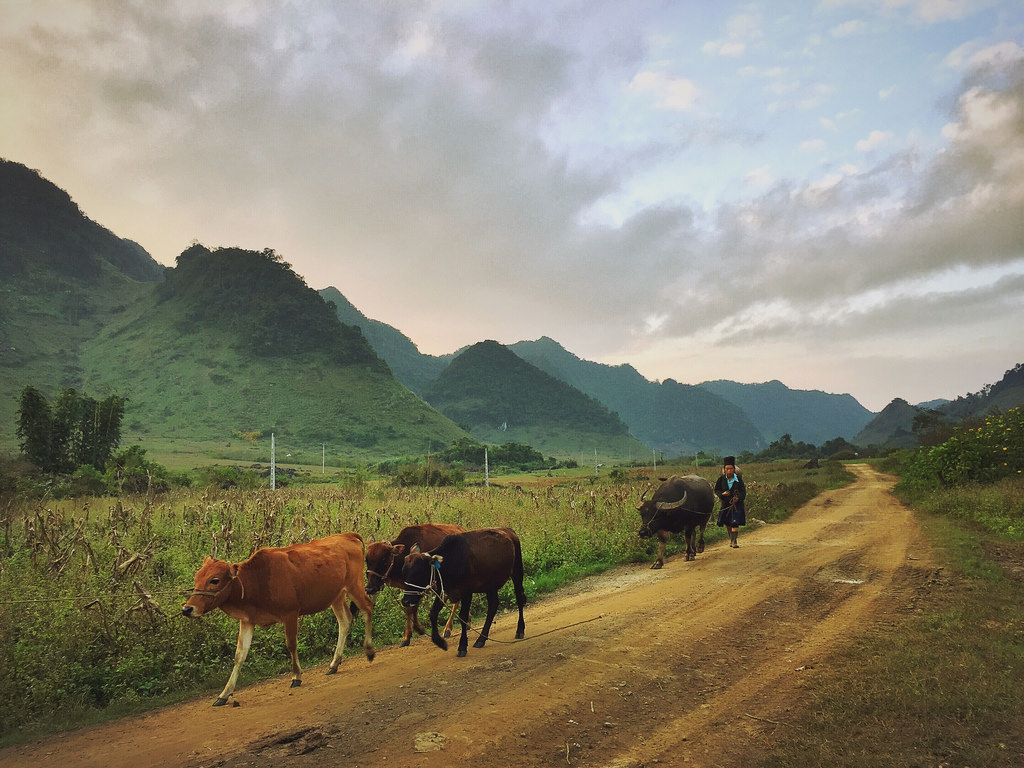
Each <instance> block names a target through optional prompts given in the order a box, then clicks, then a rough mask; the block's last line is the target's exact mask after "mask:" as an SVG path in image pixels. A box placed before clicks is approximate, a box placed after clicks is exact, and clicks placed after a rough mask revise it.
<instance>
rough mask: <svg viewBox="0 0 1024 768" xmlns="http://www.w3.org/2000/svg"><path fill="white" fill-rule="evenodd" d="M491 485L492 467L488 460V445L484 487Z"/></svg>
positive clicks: (485, 448)
mask: <svg viewBox="0 0 1024 768" xmlns="http://www.w3.org/2000/svg"><path fill="white" fill-rule="evenodd" d="M490 487H491V468H490V464H488V462H487V446H486V445H485V446H484V488H490Z"/></svg>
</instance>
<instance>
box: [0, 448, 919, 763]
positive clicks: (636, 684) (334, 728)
mask: <svg viewBox="0 0 1024 768" xmlns="http://www.w3.org/2000/svg"><path fill="white" fill-rule="evenodd" d="M853 469H854V471H855V472H856V473H857V476H858V480H857V482H856V483H854V484H853V485H851V486H850V487H848V488H845V489H842V490H839V491H831V492H828V493H825V494H823V495H821V496H819V497H818V498H816V499H815V500H814V501H812V502H811V503H809V504H808V505H806V506H805V507H803V508H802V509H801V510H799V511H798V512H797V513H796V514H795V515H794V516H793V517H792V518H791V519H790V520H789V521H787V522H786V523H783V524H779V525H771V526H763V527H760V528H754V529H752V527H750V528H747V529H744V531H742V532H741V536H740V548H739V549H730V548H729V546H728V542H723V543H717V544H715V545H714V546H710V547H709V548H708V549H707V551H706V552H705V553H704V554H703V555H700V556H698V558H697V560H696V561H694V562H690V563H687V562H684V560H683V558H682V556H681V555H680V556H676V557H674V558H672V559H671V560H670V561H668V562H667V563H666V565H665V568H664V570H661V571H651V570H649V568H648V567H647V566H646V565H636V566H630V567H627V568H622V569H618V570H616V571H615V572H613V573H610V574H605V575H602V576H599V577H594V578H592V579H588V580H586V581H584V582H581V583H579V584H577V585H574V586H573V587H572V588H569V589H566V590H563V591H561V592H559V593H558V594H556V595H554V596H552V597H549V598H546V599H543V600H538V601H536V602H535V603H533V604H530V605H528V606H527V611H526V635H527V637H526V640H524V641H522V642H518V643H512V642H509V641H511V640H512V639H513V633H514V631H515V624H514V617H513V615H512V614H507V613H506V614H502V615H499V617H498V619H497V620H496V622H495V628H494V630H493V631H492V635H491V636H492V641H491V642H489V643H488V644H487V646H486V647H485V648H483V649H475V648H473V647H472V645H471V646H470V649H469V656H468V657H466V658H464V659H459V658H456V656H455V651H454V648H453V649H452V650H449V651H448V652H447V653H445V652H442V651H441V650H440V649H438V648H436V647H435V646H433V645H432V644H431V643H430V640H429V639H428V638H419V639H416V640H414V641H413V644H412V646H411V647H409V648H385V649H383V650H381V651H380V652H378V654H377V659H376V661H374V662H373V663H372V664H368V663H367V662H366V660H365V658H364V657H362V655H361V654H359V655H357V654H354V653H353V654H352V655H351V656H348V657H346V660H345V661H344V662H343V664H342V666H341V668H340V670H339V674H338V675H335V676H333V677H327V676H325V675H324V674H323V671H324V668H315V667H314V668H311V669H308V670H305V674H304V676H303V677H304V682H303V686H302V687H301V688H296V689H291V688H289V687H288V680H287V678H286V677H282V678H281V679H279V680H275V681H271V682H269V683H263V684H259V685H250V686H248V687H243V688H241V689H239V690H238V691H237V692H236V700H237V701H238V702H239V706H237V707H220V708H214V707H212V706H210V705H211V702H212V699H213V696H212V695H211V696H209V697H206V698H204V699H202V700H199V701H195V702H191V703H188V704H184V705H179V706H175V707H170V708H166V709H162V710H159V711H157V712H154V713H152V714H149V715H146V716H143V717H138V718H132V719H127V720H121V721H118V722H114V723H111V724H108V725H104V726H99V727H94V728H87V729H83V730H79V731H75V732H73V733H70V734H67V735H65V736H61V737H55V738H52V739H47V740H44V741H40V742H33V743H30V744H26V745H22V746H18V747H13V748H10V749H7V750H4V751H2V752H0V766H5V767H6V766H19V768H25V767H26V766H59V767H60V768H69V766H76V767H77V766H83V767H85V766H96V767H97V768H101V767H102V768H119V767H120V766H125V767H128V766H130V767H131V768H139V766H232V767H234V766H260V767H262V766H278V765H280V764H282V760H283V762H284V764H287V765H289V766H319V765H346V766H428V765H435V764H436V763H437V761H438V760H443V761H444V762H445V763H446V764H449V765H470V764H472V765H474V766H477V767H478V768H483V767H484V766H502V767H504V766H517V765H522V766H565V765H579V766H597V767H602V768H639V767H640V766H645V765H648V766H649V765H653V764H662V765H682V764H686V765H692V766H715V768H723V766H740V765H749V764H750V760H749V759H744V758H745V755H747V756H749V755H754V754H757V755H760V754H763V749H764V747H765V745H766V744H767V743H769V739H770V737H771V734H772V733H773V732H774V730H775V729H776V728H779V727H786V725H785V723H786V721H787V719H788V718H790V717H792V716H793V714H794V713H795V711H796V710H797V709H798V708H799V706H800V702H801V700H802V699H801V696H802V694H801V691H802V686H803V685H804V683H805V681H806V680H807V679H808V678H809V677H812V676H813V675H815V674H816V673H817V671H818V670H820V669H822V668H824V666H825V665H827V664H828V659H829V657H830V655H831V654H833V653H836V652H837V651H838V652H841V650H842V647H843V645H844V644H845V643H846V642H847V641H848V640H849V639H850V638H852V637H855V636H857V635H858V634H861V633H867V632H870V631H871V630H872V627H873V626H875V625H876V623H877V622H879V621H885V620H886V619H887V618H888V617H891V616H892V615H893V613H895V612H899V611H903V610H906V609H907V607H908V605H910V604H911V603H912V601H913V598H914V595H915V594H916V592H917V590H919V589H920V588H922V586H923V585H924V584H925V583H926V582H927V581H928V579H929V578H930V577H931V575H932V573H933V568H932V567H931V565H930V558H929V554H928V552H927V551H926V550H925V548H924V545H923V544H921V543H920V542H919V541H918V533H917V527H916V526H915V524H914V521H913V519H912V517H911V515H910V513H909V512H908V511H907V510H905V509H904V508H902V507H901V506H900V505H899V504H898V503H897V502H896V501H895V500H894V499H893V498H892V497H891V496H890V495H889V494H888V492H887V491H888V488H889V487H890V486H891V481H890V480H889V479H887V478H886V477H884V476H882V475H879V474H877V473H876V472H875V471H874V470H873V469H871V468H869V467H867V466H865V465H859V466H855V467H853ZM751 516H752V517H756V510H753V511H752V512H751ZM265 631H266V630H265ZM438 748H440V749H441V750H443V751H442V752H440V753H438V752H437V751H436V750H437V749H438Z"/></svg>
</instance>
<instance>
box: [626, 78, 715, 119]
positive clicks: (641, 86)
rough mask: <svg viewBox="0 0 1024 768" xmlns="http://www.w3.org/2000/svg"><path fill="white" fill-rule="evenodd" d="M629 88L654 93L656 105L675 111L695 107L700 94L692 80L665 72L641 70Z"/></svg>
mask: <svg viewBox="0 0 1024 768" xmlns="http://www.w3.org/2000/svg"><path fill="white" fill-rule="evenodd" d="M629 89H630V90H631V91H638V92H641V93H652V94H654V96H655V104H656V106H658V107H659V108H660V109H667V110H671V111H673V112H685V111H687V110H690V109H693V107H694V106H695V105H696V102H697V98H698V96H699V95H700V91H699V89H698V88H697V86H696V85H694V83H693V81H692V80H687V79H686V78H684V77H671V76H670V75H668V74H666V73H665V72H640V73H639V74H637V75H636V77H634V78H633V79H632V80H631V81H630V83H629Z"/></svg>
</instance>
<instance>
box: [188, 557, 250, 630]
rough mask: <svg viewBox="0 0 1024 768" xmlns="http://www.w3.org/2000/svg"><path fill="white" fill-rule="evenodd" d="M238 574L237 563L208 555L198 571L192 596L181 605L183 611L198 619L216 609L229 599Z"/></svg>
mask: <svg viewBox="0 0 1024 768" xmlns="http://www.w3.org/2000/svg"><path fill="white" fill-rule="evenodd" d="M237 575H238V564H237V563H225V562H224V561H223V560H215V559H213V558H212V557H207V558H206V559H205V560H203V565H202V567H201V568H200V569H199V570H198V571H196V577H195V587H194V589H193V590H192V595H191V597H189V599H188V600H186V601H185V604H184V605H183V606H181V612H182V613H183V614H184V615H186V616H188V617H189V618H193V619H197V618H199V617H200V616H202V615H203V614H204V613H209V612H210V611H212V610H214V609H215V608H217V607H218V606H219V605H220V604H221V603H223V602H224V601H225V600H226V599H227V596H228V594H229V593H230V591H231V585H232V582H233V581H234V580H235V577H236V576H237Z"/></svg>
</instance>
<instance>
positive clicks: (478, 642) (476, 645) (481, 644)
mask: <svg viewBox="0 0 1024 768" xmlns="http://www.w3.org/2000/svg"><path fill="white" fill-rule="evenodd" d="M486 642H487V638H486V637H478V638H477V640H476V642H475V643H473V647H474V648H483V647H484V643H486Z"/></svg>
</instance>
